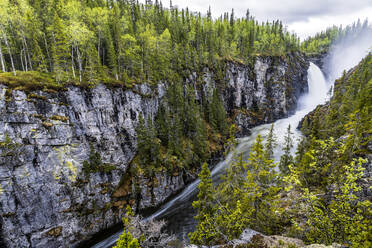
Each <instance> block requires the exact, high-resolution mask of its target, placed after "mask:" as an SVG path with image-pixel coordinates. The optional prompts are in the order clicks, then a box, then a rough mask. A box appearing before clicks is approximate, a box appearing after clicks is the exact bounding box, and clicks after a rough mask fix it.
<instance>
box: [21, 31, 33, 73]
mask: <svg viewBox="0 0 372 248" xmlns="http://www.w3.org/2000/svg"><path fill="white" fill-rule="evenodd" d="M23 42H24V44H25V49H26V54H27V57H28V64H29V65H30V70H31V71H32V70H33V69H32V60H31V57H30V52H29V50H28V45H27V41H26V38H25V36H24V35H23ZM26 54H25V55H26Z"/></svg>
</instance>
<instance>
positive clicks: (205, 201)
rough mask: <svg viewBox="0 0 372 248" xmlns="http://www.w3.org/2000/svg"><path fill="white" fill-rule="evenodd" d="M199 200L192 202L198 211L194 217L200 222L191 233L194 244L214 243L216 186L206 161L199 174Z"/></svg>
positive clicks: (190, 236)
mask: <svg viewBox="0 0 372 248" xmlns="http://www.w3.org/2000/svg"><path fill="white" fill-rule="evenodd" d="M199 180H200V183H199V185H198V189H199V193H198V200H197V201H194V202H193V203H192V206H193V208H195V209H196V210H197V211H198V213H197V214H196V216H195V217H194V218H195V220H196V221H197V222H198V224H197V226H196V228H195V231H194V232H193V233H191V234H189V238H190V242H191V243H192V244H200V245H210V244H212V243H213V241H214V238H215V235H216V231H215V229H214V223H213V216H214V214H215V212H216V209H215V206H214V204H213V203H214V196H213V195H214V188H213V184H212V178H211V172H210V170H209V168H208V164H207V163H204V164H203V166H202V170H201V172H200V174H199Z"/></svg>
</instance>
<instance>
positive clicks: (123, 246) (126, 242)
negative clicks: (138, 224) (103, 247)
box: [114, 231, 141, 248]
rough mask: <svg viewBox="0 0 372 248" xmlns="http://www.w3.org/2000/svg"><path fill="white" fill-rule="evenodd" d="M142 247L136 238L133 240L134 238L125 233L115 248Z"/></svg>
mask: <svg viewBox="0 0 372 248" xmlns="http://www.w3.org/2000/svg"><path fill="white" fill-rule="evenodd" d="M140 247H141V246H140V245H139V243H138V240H137V239H136V238H133V236H132V235H131V234H130V233H129V232H126V231H124V232H123V233H122V234H121V235H120V237H119V239H118V241H117V242H116V245H115V246H114V248H140Z"/></svg>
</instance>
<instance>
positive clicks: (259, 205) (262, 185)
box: [243, 134, 280, 234]
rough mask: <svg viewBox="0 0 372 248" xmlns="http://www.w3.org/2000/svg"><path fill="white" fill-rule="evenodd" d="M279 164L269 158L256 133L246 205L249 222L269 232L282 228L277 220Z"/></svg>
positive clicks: (246, 189)
mask: <svg viewBox="0 0 372 248" xmlns="http://www.w3.org/2000/svg"><path fill="white" fill-rule="evenodd" d="M276 166H277V165H276V164H275V163H274V162H273V160H270V159H267V158H266V156H265V150H264V146H263V143H262V138H261V135H260V134H259V135H257V138H256V141H255V143H254V144H253V145H252V147H251V151H250V153H249V159H248V163H247V170H248V171H247V177H246V182H245V185H244V191H245V194H244V198H243V199H244V201H243V209H244V211H245V212H247V213H252V215H251V216H250V223H249V226H250V227H251V228H253V229H255V230H259V231H262V232H264V233H267V234H271V233H275V232H277V231H278V229H280V225H279V223H278V221H279V220H278V218H279V216H278V210H279V208H278V203H279V195H278V192H279V191H280V187H279V186H277V185H278V183H279V182H278V180H279V177H278V173H277V172H276V170H275V167H276Z"/></svg>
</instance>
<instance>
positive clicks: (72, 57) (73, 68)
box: [71, 46, 76, 78]
mask: <svg viewBox="0 0 372 248" xmlns="http://www.w3.org/2000/svg"><path fill="white" fill-rule="evenodd" d="M71 68H72V75H73V77H74V78H75V77H76V75H75V67H74V47H73V46H71Z"/></svg>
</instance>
